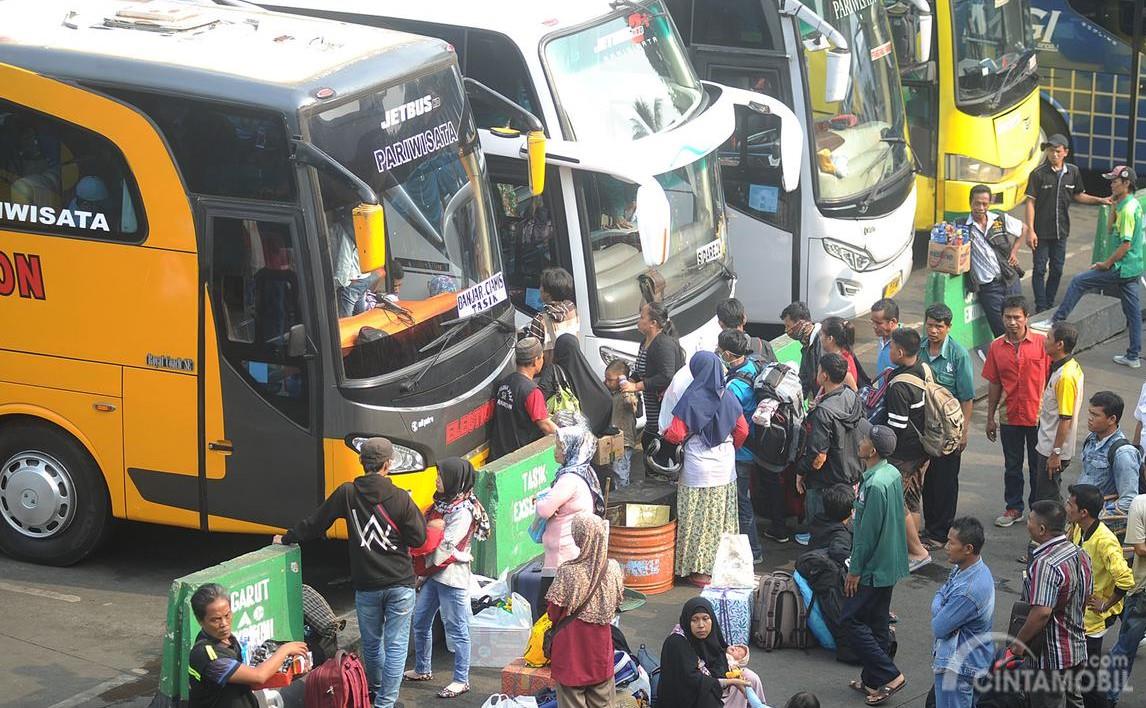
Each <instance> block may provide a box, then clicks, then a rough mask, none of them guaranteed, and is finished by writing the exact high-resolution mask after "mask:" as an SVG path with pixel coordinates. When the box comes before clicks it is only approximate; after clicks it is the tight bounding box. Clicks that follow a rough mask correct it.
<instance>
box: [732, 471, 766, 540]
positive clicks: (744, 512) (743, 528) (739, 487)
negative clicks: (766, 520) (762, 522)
mask: <svg viewBox="0 0 1146 708" xmlns="http://www.w3.org/2000/svg"><path fill="white" fill-rule="evenodd" d="M754 474H756V463H755V462H747V461H744V460H737V461H736V512H737V518H738V519H739V521H740V524H739V525H740V533H742V534H745V535H747V536H748V547H749V548H751V549H752V559H753V560H756V559H758V558H763V557H764V549H763V548H762V547H761V546H760V534H759V533H757V532H756V510H755V509H753V508H752V496H751V494H750V491H749V490H750V489H751V487H752V475H754Z"/></svg>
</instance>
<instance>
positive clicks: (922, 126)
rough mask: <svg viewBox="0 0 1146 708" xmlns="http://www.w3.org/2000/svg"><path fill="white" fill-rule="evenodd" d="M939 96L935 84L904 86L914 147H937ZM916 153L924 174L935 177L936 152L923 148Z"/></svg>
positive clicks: (904, 98)
mask: <svg viewBox="0 0 1146 708" xmlns="http://www.w3.org/2000/svg"><path fill="white" fill-rule="evenodd" d="M937 99H938V95H937V93H936V90H935V84H934V83H923V82H920V83H915V82H912V83H907V82H906V81H905V82H904V84H903V104H904V107H905V108H906V110H907V133H908V136H909V137H910V142H911V144H912V145H920V146H932V145H937V144H938V143H937V142H936V141H937V140H938V138H937V137H936V136H935V130H936V128H937V127H938V126H939V115H938V108H939V107H938V105H936V104H937V103H938V101H937ZM913 152H915V156H916V158H918V159H919V166H920V168H921V169H922V171H923V174H925V175H927V176H929V177H934V176H935V150H934V148H926V147H925V148H922V149H920V150H918V151H915V150H913Z"/></svg>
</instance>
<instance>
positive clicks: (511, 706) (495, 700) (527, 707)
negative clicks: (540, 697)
mask: <svg viewBox="0 0 1146 708" xmlns="http://www.w3.org/2000/svg"><path fill="white" fill-rule="evenodd" d="M481 708H537V699H536V698H534V697H533V696H510V695H506V694H504V693H495V694H493V695H492V696H490V697H489V698H487V699H485V703H482V704H481Z"/></svg>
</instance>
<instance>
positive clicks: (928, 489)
mask: <svg viewBox="0 0 1146 708" xmlns="http://www.w3.org/2000/svg"><path fill="white" fill-rule="evenodd" d="M951 319H952V313H951V308H950V307H947V306H946V305H944V304H942V303H937V304H935V305H932V306H931V307H928V308H927V311H926V312H924V313H923V326H924V329H925V331H926V332H927V341H926V343H925V344H924V345H923V347H922V348H921V349H920V350H919V359H920V361H922V362H923V363H924V364H927V365H928V366H929V367H931V373H932V375H933V376H935V382H936V383H938V384H939V385H940V386H942V387H943V388H945V389H947V390H948V391H950V392H951V395H952V396H954V397H955V399H956V400H958V401H959V405H960V406H962V408H963V420H965V421H969V420H971V408H972V406H973V404H974V402H975V378H974V374H973V373H972V371H971V357H970V356H969V355H968V354H967V350H966V349H964V348H963V345H962V344H959V342H956V341H955V340H954V339H952V338H951V337H950V336H948V335H950V334H951ZM970 429H971V426H970V425H966V426H964V427H963V442H962V444H961V445H960V446H959V449H958V450H957V451H955V452H953V453H951V454H950V455H944V456H942V457H932V458H931V464H930V465H929V466H928V467H927V476H925V477H924V478H923V520H924V521H923V523H924V526H923V533H922V534H921V536H922V538H921V540H922V542H923V545H924V546H926V547H927V550H929V551H935V550H938V549H940V548H943V547H944V546H945V545H947V531H948V530H949V529H950V528H951V522H952V521H954V520H955V511H956V509H957V508H958V506H959V467H960V465H961V464H962V458H963V450H964V449H965V448H966V447H967V433H968V431H969V430H970Z"/></svg>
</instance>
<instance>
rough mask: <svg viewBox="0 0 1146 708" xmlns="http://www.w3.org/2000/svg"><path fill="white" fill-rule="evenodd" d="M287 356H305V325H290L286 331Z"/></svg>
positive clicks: (294, 357)
mask: <svg viewBox="0 0 1146 708" xmlns="http://www.w3.org/2000/svg"><path fill="white" fill-rule="evenodd" d="M287 356H288V357H290V358H291V359H301V358H302V357H304V356H306V325H304V324H301V323H299V324H296V325H291V328H290V330H289V331H288V332H287Z"/></svg>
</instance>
